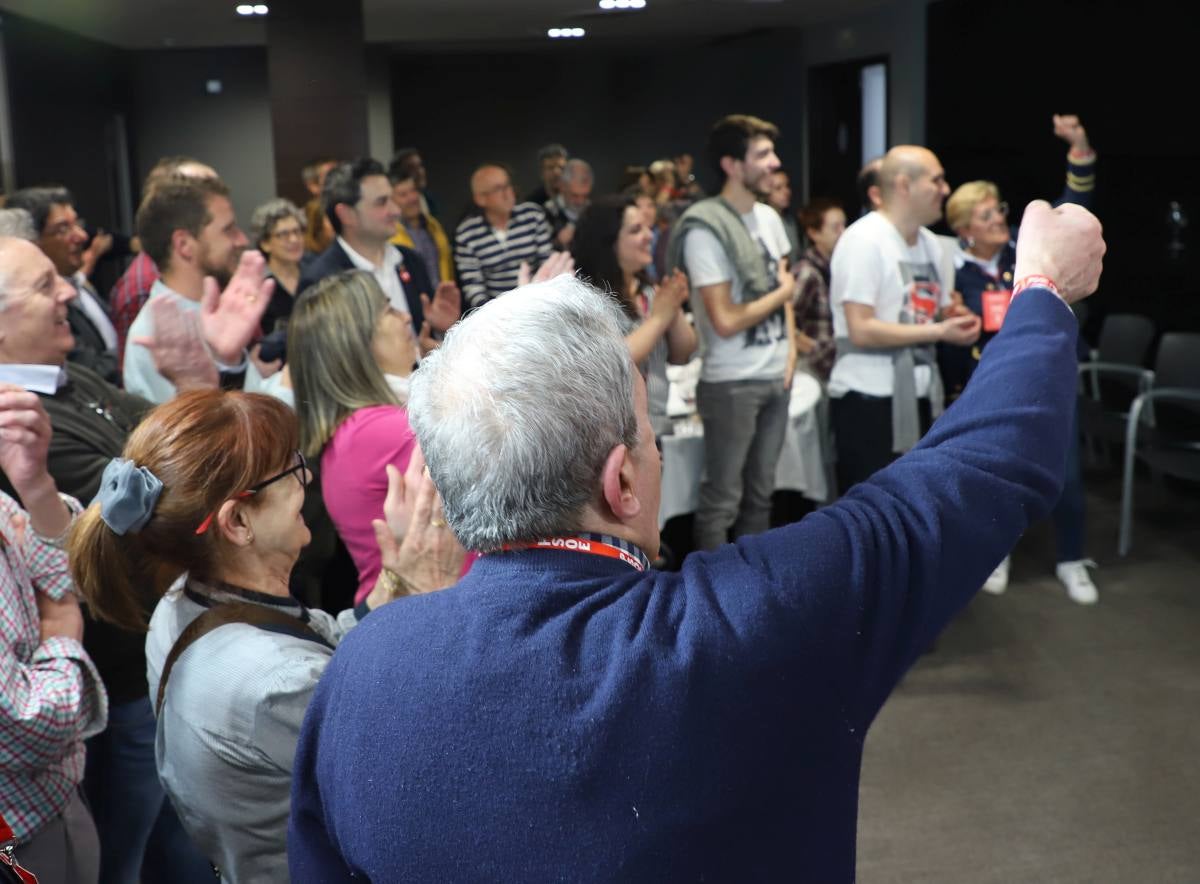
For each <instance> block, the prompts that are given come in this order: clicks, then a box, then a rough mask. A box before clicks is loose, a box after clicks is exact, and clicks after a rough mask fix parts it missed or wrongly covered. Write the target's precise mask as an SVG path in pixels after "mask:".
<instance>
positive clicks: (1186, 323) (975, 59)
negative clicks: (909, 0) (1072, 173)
mask: <svg viewBox="0 0 1200 884" xmlns="http://www.w3.org/2000/svg"><path fill="white" fill-rule="evenodd" d="M1189 15H1190V10H1189V7H1186V6H1180V5H1178V4H1172V3H1164V2H1161V0H1151V2H1147V3H1142V4H1140V5H1139V6H1138V8H1137V12H1136V14H1131V12H1130V7H1129V5H1128V4H1125V3H1115V2H1111V0H1102V2H1083V0H1070V2H1056V3H1046V2H1036V0H1014V2H1012V3H1009V4H1007V5H1006V6H1005V7H1004V10H1003V14H1000V15H994V16H988V17H987V21H986V25H984V24H982V23H981V19H980V17H979V6H978V4H977V3H971V2H964V0H942V2H938V3H934V4H932V5H931V6H930V8H929V41H928V51H929V67H928V90H929V95H928V119H927V130H928V135H929V138H928V140H929V145H930V147H932V148H933V149H934V150H935V151H936V152H937V153H938V155H939V156H940V157H941V159H942V162H943V164H944V165H945V167H946V171H947V175H948V177H949V179H950V181H951V183H952V184H954V183H961V182H963V181H967V180H971V179H975V178H987V179H991V180H994V181H996V182H997V183H998V184H999V185H1000V187H1001V191H1002V193H1003V195H1004V197H1005V198H1006V199H1008V201H1009V202H1011V203H1012V204H1013V205H1014V206H1016V207H1023V206H1024V205H1025V204H1026V203H1027V202H1028V201H1029V200H1031V199H1034V198H1038V197H1041V198H1046V199H1051V198H1053V197H1055V196H1057V195H1058V194H1059V193H1060V192H1061V191H1062V187H1063V153H1064V150H1063V148H1064V145H1063V143H1062V142H1061V141H1059V140H1058V139H1056V138H1055V137H1054V136H1053V135H1052V134H1051V122H1050V117H1051V115H1052V114H1053V113H1056V112H1058V113H1077V114H1079V115H1080V116H1081V117H1082V119H1083V122H1084V125H1085V126H1086V127H1087V130H1088V134H1089V137H1090V138H1091V141H1092V143H1093V145H1094V146H1095V148H1096V150H1097V151H1098V152H1099V154H1100V159H1099V163H1098V166H1097V205H1096V212H1097V214H1098V215H1099V217H1100V220H1101V221H1102V222H1103V223H1104V226H1105V237H1106V239H1107V241H1108V245H1109V252H1108V256H1107V257H1106V259H1105V273H1104V278H1103V280H1102V282H1101V290H1100V293H1099V294H1098V296H1097V297H1096V298H1095V299H1093V311H1092V312H1093V315H1094V316H1095V317H1097V319H1098V318H1099V317H1100V316H1101V315H1102V314H1103V313H1105V312H1115V311H1126V310H1130V311H1133V312H1141V313H1146V314H1150V315H1152V316H1154V318H1155V319H1156V320H1157V321H1158V322H1159V324H1160V326H1162V327H1186V328H1190V329H1200V267H1198V264H1200V260H1198V259H1200V256H1198V255H1197V254H1196V253H1197V250H1198V249H1200V238H1198V237H1197V233H1196V230H1195V226H1196V225H1197V224H1200V165H1198V164H1197V162H1196V157H1197V153H1198V152H1197V148H1196V141H1195V137H1194V134H1193V132H1194V129H1193V128H1192V126H1191V125H1189V124H1188V118H1189V116H1190V114H1191V108H1190V104H1189V98H1190V94H1191V90H1190V85H1191V84H1192V83H1194V82H1195V61H1194V54H1195V48H1194V45H1193V44H1194V39H1195V33H1196V31H1195V27H1194V26H1192V25H1189V24H1188V21H1189V18H1188V16H1189ZM1031 23H1036V33H1032V32H1031V30H1030V25H1031ZM982 27H986V37H985V38H984V39H981V36H982V35H981V30H980V29H981V28H982ZM1171 200H1177V201H1179V202H1181V203H1182V204H1183V206H1184V209H1185V211H1186V212H1187V213H1188V214H1189V215H1190V216H1191V218H1192V229H1190V230H1189V234H1190V240H1191V242H1190V245H1189V247H1188V249H1187V250H1186V251H1185V252H1184V253H1183V254H1182V255H1179V256H1173V255H1172V253H1171V252H1169V251H1168V249H1167V247H1166V246H1167V242H1168V230H1167V226H1166V219H1167V206H1168V203H1169V202H1170V201H1171ZM1018 211H1019V208H1018ZM1014 220H1015V219H1014ZM1091 330H1092V331H1094V323H1093V329H1091Z"/></svg>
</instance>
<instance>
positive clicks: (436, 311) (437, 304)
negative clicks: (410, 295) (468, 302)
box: [421, 279, 462, 332]
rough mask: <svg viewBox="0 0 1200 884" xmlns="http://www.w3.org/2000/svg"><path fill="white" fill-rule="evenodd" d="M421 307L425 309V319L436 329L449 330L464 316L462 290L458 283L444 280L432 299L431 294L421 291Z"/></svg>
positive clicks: (439, 284) (440, 330)
mask: <svg viewBox="0 0 1200 884" xmlns="http://www.w3.org/2000/svg"><path fill="white" fill-rule="evenodd" d="M421 307H422V309H424V311H425V319H426V320H428V322H429V325H430V327H431V328H432V329H433V330H434V331H439V332H445V331H448V330H449V328H450V326H452V325H454V323H456V322H458V320H459V319H460V318H461V317H462V292H460V291H459V289H458V285H457V283H455V282H453V281H452V280H448V279H447V280H443V281H442V282H439V283H438V287H437V289H436V290H435V291H434V293H433V299H432V300H430V298H429V295H427V294H425V293H424V292H422V293H421Z"/></svg>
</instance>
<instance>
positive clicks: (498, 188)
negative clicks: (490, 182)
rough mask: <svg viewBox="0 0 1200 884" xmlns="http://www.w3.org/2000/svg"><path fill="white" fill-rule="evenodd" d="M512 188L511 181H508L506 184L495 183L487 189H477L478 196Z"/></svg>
mask: <svg viewBox="0 0 1200 884" xmlns="http://www.w3.org/2000/svg"><path fill="white" fill-rule="evenodd" d="M512 189H513V186H512V182H509V183H508V184H497V185H496V186H495V187H489V188H488V189H487V190H481V191H479V195H480V196H495V195H496V194H498V193H504V192H506V191H509V190H512Z"/></svg>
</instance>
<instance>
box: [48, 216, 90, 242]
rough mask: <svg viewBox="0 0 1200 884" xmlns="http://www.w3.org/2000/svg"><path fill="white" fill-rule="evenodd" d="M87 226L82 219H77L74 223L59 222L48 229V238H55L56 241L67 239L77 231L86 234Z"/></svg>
mask: <svg viewBox="0 0 1200 884" xmlns="http://www.w3.org/2000/svg"><path fill="white" fill-rule="evenodd" d="M86 225H87V222H86V221H84V220H83V219H82V218H76V219H75V220H74V221H59V222H58V223H57V224H55V225H54V226H53V227H48V228H46V236H53V237H55V238H56V239H66V238H67V237H68V236H70V235H71V234H73V233H74V232H75V231H76V230H79V231H81V232H83V233H85V234H86V232H87V231H86V230H84V228H85V227H86Z"/></svg>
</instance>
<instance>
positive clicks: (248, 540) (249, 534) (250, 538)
mask: <svg viewBox="0 0 1200 884" xmlns="http://www.w3.org/2000/svg"><path fill="white" fill-rule="evenodd" d="M246 543H247V544H252V543H254V532H253V531H247V532H246Z"/></svg>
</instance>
